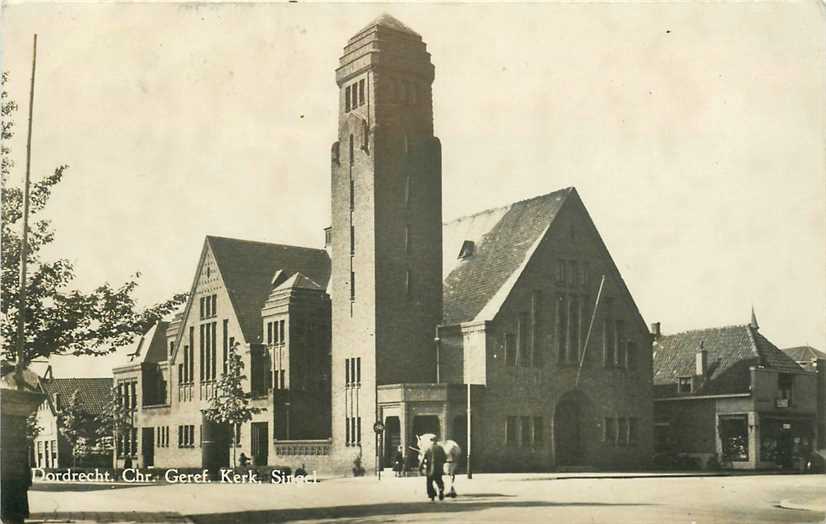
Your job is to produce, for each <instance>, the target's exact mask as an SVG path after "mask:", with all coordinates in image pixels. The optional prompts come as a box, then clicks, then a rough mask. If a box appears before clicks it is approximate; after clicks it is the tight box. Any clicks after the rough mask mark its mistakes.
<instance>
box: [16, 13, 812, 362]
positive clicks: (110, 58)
mask: <svg viewBox="0 0 826 524" xmlns="http://www.w3.org/2000/svg"><path fill="white" fill-rule="evenodd" d="M382 12H388V13H390V14H392V15H393V16H396V17H397V18H399V19H400V20H401V21H402V22H404V23H405V24H407V25H408V26H410V27H411V28H413V29H414V30H416V31H417V32H419V33H420V34H421V35H422V36H423V38H424V40H425V41H426V43H427V45H428V50H429V51H430V53H431V55H432V60H433V63H434V64H435V66H436V80H435V83H434V86H433V93H434V117H435V128H436V134H437V135H438V136H439V137H440V138H441V141H442V145H443V181H444V196H443V206H444V217H445V219H451V218H455V217H457V216H461V215H464V214H468V213H472V212H475V211H479V210H482V209H485V208H488V207H494V206H499V205H504V204H507V203H509V202H512V201H516V200H520V199H524V198H528V197H531V196H535V195H538V194H543V193H547V192H550V191H553V190H555V189H559V188H562V187H567V186H576V188H577V190H578V191H579V192H580V194H581V196H582V198H583V200H584V202H585V205H586V206H587V207H588V210H589V211H590V213H591V215H592V217H593V218H594V221H595V222H596V225H597V227H598V228H599V230H600V232H601V234H602V236H603V238H604V240H605V242H606V244H607V245H608V248H609V250H610V251H611V254H612V256H613V257H614V260H615V261H616V263H617V265H618V266H619V268H620V271H621V272H622V274H623V276H624V278H625V280H626V282H627V283H628V286H629V288H630V290H631V293H632V294H633V296H634V298H635V300H636V302H637V304H638V306H639V308H640V310H641V312H642V314H643V316H644V318H645V320H646V321H647V322H649V323H650V322H653V321H661V322H662V324H663V330H664V331H665V332H666V333H675V332H678V331H684V330H687V329H695V328H703V327H713V326H722V325H730V324H736V323H745V322H747V321H748V319H749V312H750V308H751V307H752V305H753V306H754V308H755V310H756V312H757V316H758V319H759V321H760V325H761V331H762V332H763V333H764V334H765V335H766V336H768V337H769V339H770V340H772V341H774V342H775V343H776V344H777V345H779V346H780V347H785V346H791V345H801V344H810V345H813V346H815V347H818V348H819V349H821V350H826V153H824V143H826V136H825V135H826V133H825V132H824V130H826V126H825V125H824V124H826V118H825V117H824V115H826V61H824V60H825V59H826V24H825V23H824V22H825V21H826V9H825V8H824V6H823V4H822V3H816V2H811V3H803V2H801V3H783V4H780V3H769V2H761V3H736V4H734V3H732V4H722V3H714V4H665V3H656V4H652V3H647V4H637V5H634V4H590V5H574V4H569V3H566V4H555V5H508V6H502V5H449V6H447V5H444V6H443V5H416V6H413V5H349V4H348V5H343V4H338V5H308V4H277V5H209V6H198V5H195V4H189V5H186V6H172V5H126V4H121V5H110V6H105V5H98V4H86V5H83V4H79V5H66V6H59V5H42V4H41V5H11V6H5V7H4V10H3V14H2V16H3V18H2V32H0V33H2V35H1V36H0V39H1V41H2V67H3V69H4V70H8V71H10V72H11V74H12V85H11V91H12V94H13V95H14V96H15V97H16V98H17V100H18V101H19V102H20V104H21V111H20V112H19V113H18V136H17V138H16V141H15V144H14V146H15V148H16V151H15V152H16V156H17V157H18V158H19V160H18V168H19V171H21V172H22V167H23V165H24V163H23V156H22V155H23V154H24V151H25V148H24V147H23V146H24V144H23V142H22V140H23V139H24V137H25V133H24V130H25V112H26V109H27V104H26V100H27V89H28V81H29V74H30V73H29V70H30V61H31V38H32V33H34V32H37V33H38V34H39V37H38V39H39V48H38V71H37V91H36V101H35V128H34V136H33V140H34V144H33V148H34V154H33V166H32V172H33V176H34V177H35V178H39V177H42V176H44V175H46V174H48V173H50V172H51V170H52V169H53V168H54V167H55V166H56V165H58V164H61V163H66V164H69V165H70V170H69V171H68V176H67V178H66V179H65V181H64V182H62V183H61V184H60V185H59V187H58V188H57V190H56V192H55V194H54V197H53V200H52V202H51V203H50V205H49V208H48V215H49V216H50V217H51V218H52V219H53V220H54V223H55V228H56V230H57V240H56V242H55V243H54V246H53V247H54V249H53V250H52V251H51V253H52V254H53V255H60V256H65V257H68V258H70V259H72V260H73V261H74V262H75V263H76V265H77V272H78V276H79V278H78V281H77V283H78V285H79V286H81V287H84V288H87V287H89V286H93V285H95V284H97V283H99V282H102V281H109V282H112V283H118V282H122V281H123V280H124V279H126V278H128V277H129V275H130V274H132V273H135V272H137V271H140V272H141V273H142V275H143V276H142V283H141V287H140V290H139V292H138V297H139V298H140V300H141V301H142V302H143V303H150V302H155V301H159V300H162V299H164V298H166V297H168V296H169V295H171V294H172V293H174V292H177V291H185V290H188V288H189V286H190V284H191V281H192V278H193V273H194V270H195V265H196V263H197V257H198V254H199V252H200V249H201V246H202V243H203V240H204V236H205V235H207V234H213V235H223V236H230V237H237V238H244V239H253V240H262V241H271V242H280V243H289V244H297V245H306V246H313V247H321V246H322V241H323V232H322V229H323V228H324V227H325V226H326V225H328V223H329V207H330V205H329V199H330V190H329V187H330V184H329V176H330V167H329V158H330V156H329V150H330V144H331V143H332V142H333V141H334V140H335V138H336V125H337V124H336V118H337V115H336V104H337V91H336V90H337V87H336V85H335V82H334V78H335V77H334V69H335V67H336V65H337V60H338V58H339V56H340V55H341V52H342V48H343V46H344V44H345V43H346V41H347V39H348V38H349V37H350V36H352V35H353V34H354V33H355V32H356V31H358V30H359V29H360V28H361V27H363V26H364V25H365V24H366V23H367V22H369V21H370V20H371V19H372V18H374V17H375V16H377V15H379V14H380V13H382ZM58 366H59V367H58V368H57V369H56V370H55V371H56V375H57V376H69V375H73V374H78V375H86V376H92V375H106V374H109V368H110V364H109V361H107V360H96V361H93V362H92V364H91V365H89V364H88V363H84V364H83V365H82V366H81V365H80V362H78V361H77V359H65V358H64V359H60V360H59V361H58Z"/></svg>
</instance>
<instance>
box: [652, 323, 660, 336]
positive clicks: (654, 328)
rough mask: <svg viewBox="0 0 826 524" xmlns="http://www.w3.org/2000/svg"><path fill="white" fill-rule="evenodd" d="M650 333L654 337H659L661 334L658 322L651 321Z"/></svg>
mask: <svg viewBox="0 0 826 524" xmlns="http://www.w3.org/2000/svg"><path fill="white" fill-rule="evenodd" d="M651 334H652V335H654V338H659V337H660V336H661V335H662V332H661V331H660V323H659V322H652V323H651Z"/></svg>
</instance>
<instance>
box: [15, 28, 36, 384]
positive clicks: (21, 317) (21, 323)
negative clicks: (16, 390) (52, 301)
mask: <svg viewBox="0 0 826 524" xmlns="http://www.w3.org/2000/svg"><path fill="white" fill-rule="evenodd" d="M36 65H37V33H35V35H34V44H33V48H32V80H31V86H30V87H29V129H28V132H27V134H26V179H25V181H24V182H23V235H22V238H21V242H20V297H19V298H20V301H19V304H18V309H17V366H16V369H17V373H18V377H19V374H20V371H21V370H22V369H23V355H24V353H25V348H26V261H27V258H28V251H29V185H30V182H29V181H30V180H31V176H30V173H31V164H32V114H33V113H34V73H35V69H36Z"/></svg>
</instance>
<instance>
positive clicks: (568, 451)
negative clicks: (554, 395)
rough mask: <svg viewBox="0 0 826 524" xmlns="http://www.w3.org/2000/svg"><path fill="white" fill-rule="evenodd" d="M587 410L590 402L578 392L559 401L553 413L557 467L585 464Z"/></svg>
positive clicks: (586, 451)
mask: <svg viewBox="0 0 826 524" xmlns="http://www.w3.org/2000/svg"><path fill="white" fill-rule="evenodd" d="M589 408H590V400H588V397H587V396H586V395H585V394H584V393H582V392H580V391H570V392H568V393H566V394H565V395H563V396H562V398H561V399H559V402H558V403H557V405H556V410H555V412H554V451H555V455H556V464H557V466H582V465H585V464H586V457H587V454H588V449H587V448H588V444H587V441H588V435H587V433H586V427H587V420H588V418H589V416H588V414H589V411H590V409H589Z"/></svg>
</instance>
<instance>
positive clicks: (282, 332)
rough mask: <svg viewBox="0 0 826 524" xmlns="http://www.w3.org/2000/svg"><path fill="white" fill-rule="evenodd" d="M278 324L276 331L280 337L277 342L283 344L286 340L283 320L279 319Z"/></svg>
mask: <svg viewBox="0 0 826 524" xmlns="http://www.w3.org/2000/svg"><path fill="white" fill-rule="evenodd" d="M278 325H279V328H278V332H279V337H280V338H279V339H278V342H279V343H280V344H284V343H285V342H286V341H287V334H286V332H285V331H286V329H285V327H284V326H285V323H284V321H283V320H280V321H279V322H278Z"/></svg>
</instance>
